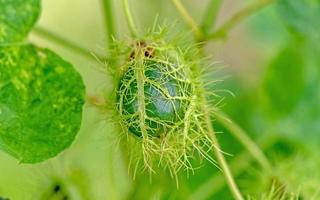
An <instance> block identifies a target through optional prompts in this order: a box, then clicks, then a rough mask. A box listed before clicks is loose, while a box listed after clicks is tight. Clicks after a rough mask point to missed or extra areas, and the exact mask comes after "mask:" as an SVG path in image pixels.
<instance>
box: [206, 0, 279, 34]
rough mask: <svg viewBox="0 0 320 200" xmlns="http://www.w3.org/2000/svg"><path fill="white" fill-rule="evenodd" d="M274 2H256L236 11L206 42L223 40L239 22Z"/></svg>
mask: <svg viewBox="0 0 320 200" xmlns="http://www.w3.org/2000/svg"><path fill="white" fill-rule="evenodd" d="M274 1H275V0H257V1H256V2H255V3H253V4H251V5H250V6H248V7H246V8H244V9H242V10H240V11H238V12H237V13H236V14H234V15H233V16H232V17H231V18H230V19H229V20H227V21H226V22H225V23H224V24H223V25H222V26H221V27H220V28H219V29H218V30H216V31H215V32H214V33H212V34H210V35H209V36H208V37H207V38H206V40H215V39H219V38H224V37H226V36H227V34H228V33H229V32H230V30H231V29H232V28H234V27H235V26H236V25H237V24H239V23H240V22H241V21H243V20H244V19H246V18H247V17H248V16H250V15H252V14H253V13H255V12H256V11H258V10H260V9H262V8H264V7H266V6H268V5H269V4H271V3H273V2H274Z"/></svg>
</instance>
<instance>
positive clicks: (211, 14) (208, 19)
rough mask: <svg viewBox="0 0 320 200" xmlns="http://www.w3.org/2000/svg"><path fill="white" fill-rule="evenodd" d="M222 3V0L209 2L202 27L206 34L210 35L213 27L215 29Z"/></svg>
mask: <svg viewBox="0 0 320 200" xmlns="http://www.w3.org/2000/svg"><path fill="white" fill-rule="evenodd" d="M221 3H222V0H211V1H210V2H209V4H208V6H207V9H206V12H205V14H204V17H203V20H202V25H201V28H202V31H203V32H204V33H205V34H208V32H209V31H210V29H211V27H214V25H215V22H216V18H217V15H218V11H219V8H220V6H221Z"/></svg>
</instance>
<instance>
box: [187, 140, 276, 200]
mask: <svg viewBox="0 0 320 200" xmlns="http://www.w3.org/2000/svg"><path fill="white" fill-rule="evenodd" d="M276 139H277V138H276V137H274V136H268V137H267V138H261V140H260V141H261V142H260V144H261V146H262V148H263V149H266V148H269V147H270V146H271V145H272V144H274V143H275V141H276ZM252 161H253V160H252V156H250V154H249V153H248V151H243V152H241V153H240V154H239V155H238V156H237V157H236V158H235V159H233V160H232V161H231V163H230V169H231V171H232V173H233V174H234V175H235V176H237V175H239V174H240V173H241V172H243V171H244V170H245V169H248V167H249V166H250V164H251V163H252ZM224 185H225V180H224V177H223V176H222V175H221V174H217V175H214V176H212V177H211V178H209V179H208V180H207V181H205V182H203V183H202V184H201V185H200V186H199V187H198V188H197V189H196V190H195V191H194V192H193V193H192V194H191V195H190V197H189V200H205V199H209V198H210V196H212V195H213V194H214V193H216V192H217V191H219V190H220V189H222V188H223V186H224Z"/></svg>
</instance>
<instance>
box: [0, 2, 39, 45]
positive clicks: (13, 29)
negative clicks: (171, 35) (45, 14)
mask: <svg viewBox="0 0 320 200" xmlns="http://www.w3.org/2000/svg"><path fill="white" fill-rule="evenodd" d="M39 15H40V0H0V45H2V44H8V43H16V42H21V41H22V40H24V39H25V38H26V36H27V35H28V33H29V31H30V29H31V28H32V27H33V25H34V24H35V23H36V21H37V19H38V17H39Z"/></svg>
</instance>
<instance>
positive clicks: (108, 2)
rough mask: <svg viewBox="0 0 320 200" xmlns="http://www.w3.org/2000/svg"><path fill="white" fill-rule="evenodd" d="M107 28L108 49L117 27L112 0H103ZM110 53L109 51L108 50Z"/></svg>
mask: <svg viewBox="0 0 320 200" xmlns="http://www.w3.org/2000/svg"><path fill="white" fill-rule="evenodd" d="M102 4H103V14H104V22H105V29H106V35H107V44H106V50H107V51H108V50H110V49H111V47H112V43H113V37H114V36H115V27H114V22H113V13H112V0H102ZM107 53H108V52H107Z"/></svg>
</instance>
